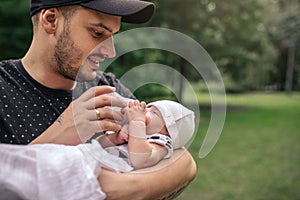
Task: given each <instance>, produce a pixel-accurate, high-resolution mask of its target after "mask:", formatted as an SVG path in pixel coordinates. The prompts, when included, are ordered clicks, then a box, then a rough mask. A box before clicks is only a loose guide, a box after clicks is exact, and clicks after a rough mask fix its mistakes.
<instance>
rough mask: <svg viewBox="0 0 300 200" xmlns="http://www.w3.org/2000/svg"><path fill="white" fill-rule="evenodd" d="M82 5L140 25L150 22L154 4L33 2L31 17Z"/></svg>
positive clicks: (95, 0)
mask: <svg viewBox="0 0 300 200" xmlns="http://www.w3.org/2000/svg"><path fill="white" fill-rule="evenodd" d="M71 5H80V6H83V7H86V8H90V9H92V10H95V11H99V12H103V13H106V14H110V15H116V16H121V17H122V21H123V22H128V23H134V24H140V23H145V22H147V21H149V20H150V19H151V17H152V15H153V12H154V4H153V3H151V2H147V1H140V0H31V4H30V15H31V16H33V15H35V14H36V13H37V12H39V11H40V10H42V9H47V8H56V7H63V6H71Z"/></svg>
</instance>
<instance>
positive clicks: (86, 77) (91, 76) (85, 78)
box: [75, 71, 96, 82]
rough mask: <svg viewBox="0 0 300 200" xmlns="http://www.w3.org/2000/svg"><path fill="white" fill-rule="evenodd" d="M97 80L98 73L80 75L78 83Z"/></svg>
mask: <svg viewBox="0 0 300 200" xmlns="http://www.w3.org/2000/svg"><path fill="white" fill-rule="evenodd" d="M95 78H96V71H94V72H92V73H85V74H82V73H80V74H78V75H77V77H76V80H75V81H77V82H85V81H92V80H94V79H95Z"/></svg>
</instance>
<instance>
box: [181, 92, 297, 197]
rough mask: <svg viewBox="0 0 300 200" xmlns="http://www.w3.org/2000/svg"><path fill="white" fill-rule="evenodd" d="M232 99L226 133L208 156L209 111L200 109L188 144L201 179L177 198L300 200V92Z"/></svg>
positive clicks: (227, 117) (230, 98) (254, 94)
mask: <svg viewBox="0 0 300 200" xmlns="http://www.w3.org/2000/svg"><path fill="white" fill-rule="evenodd" d="M204 99H205V98H204ZM206 99H208V98H206ZM227 102H228V110H227V114H226V120H225V126H224V129H223V131H222V134H221V136H220V138H219V140H218V142H217V144H216V146H215V147H214V149H213V150H212V151H211V152H210V153H209V154H208V156H206V157H205V158H203V159H200V158H199V157H198V153H199V149H200V146H201V143H202V141H203V138H204V135H205V133H206V131H207V127H208V124H209V119H210V112H209V110H201V123H200V126H199V127H200V128H199V130H198V134H197V136H196V138H195V140H194V141H193V143H192V145H191V146H190V148H189V150H190V152H191V153H192V155H193V157H194V159H195V161H196V162H197V166H198V172H197V177H196V179H195V180H194V181H193V182H192V183H191V184H190V185H189V187H188V188H187V189H186V190H185V191H184V192H183V193H182V194H181V195H180V196H179V197H178V198H177V199H181V200H201V199H203V200H211V199H213V200H219V199H222V200H225V199H228V200H235V199H236V200H253V199H254V200H256V199H261V200H268V199H270V200H277V199H278V200H285V199H286V200H296V199H300V145H299V142H300V123H299V121H300V119H299V118H300V94H299V93H295V94H293V95H292V96H286V95H285V94H283V93H251V94H242V95H228V96H227ZM203 103H207V102H201V104H203Z"/></svg>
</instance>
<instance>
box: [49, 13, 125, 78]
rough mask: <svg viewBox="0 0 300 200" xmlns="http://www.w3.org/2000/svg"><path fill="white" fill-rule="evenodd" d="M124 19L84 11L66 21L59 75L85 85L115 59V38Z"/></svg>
mask: <svg viewBox="0 0 300 200" xmlns="http://www.w3.org/2000/svg"><path fill="white" fill-rule="evenodd" d="M120 24H121V17H119V16H112V15H107V14H104V13H100V12H96V11H92V10H90V9H85V8H81V9H79V10H77V11H76V12H75V14H74V15H73V16H72V17H71V18H70V21H69V23H67V22H66V21H65V23H64V29H63V31H62V32H61V34H60V36H59V38H58V41H57V44H56V46H55V53H54V58H55V62H56V66H57V71H58V72H59V73H60V74H61V75H63V76H64V77H65V78H68V79H71V80H76V81H85V80H92V79H94V78H95V77H96V73H95V71H96V70H97V69H98V68H99V63H100V62H102V61H104V59H105V58H113V57H115V48H114V43H113V38H112V35H113V34H114V33H116V32H118V31H119V29H120Z"/></svg>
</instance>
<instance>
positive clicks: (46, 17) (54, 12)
mask: <svg viewBox="0 0 300 200" xmlns="http://www.w3.org/2000/svg"><path fill="white" fill-rule="evenodd" d="M58 16H59V12H58V9H57V8H50V9H43V10H42V11H41V14H40V22H41V25H42V27H43V28H44V30H45V31H46V32H47V33H48V34H54V33H55V32H56V30H57V28H58Z"/></svg>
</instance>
